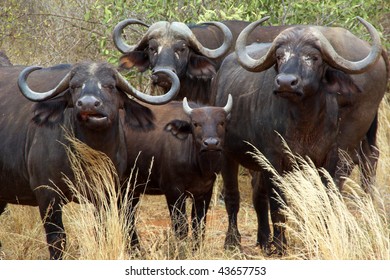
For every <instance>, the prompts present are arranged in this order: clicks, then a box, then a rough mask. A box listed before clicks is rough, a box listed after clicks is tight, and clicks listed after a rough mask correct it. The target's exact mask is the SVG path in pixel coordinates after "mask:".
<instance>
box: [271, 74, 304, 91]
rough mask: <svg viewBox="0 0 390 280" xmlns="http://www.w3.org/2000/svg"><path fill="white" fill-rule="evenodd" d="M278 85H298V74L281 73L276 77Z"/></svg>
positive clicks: (285, 86)
mask: <svg viewBox="0 0 390 280" xmlns="http://www.w3.org/2000/svg"><path fill="white" fill-rule="evenodd" d="M275 82H276V85H277V86H279V87H282V88H288V87H296V86H297V85H298V84H299V79H298V77H297V76H295V75H292V74H280V75H278V77H277V78H276V81H275Z"/></svg>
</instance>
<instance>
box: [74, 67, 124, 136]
mask: <svg viewBox="0 0 390 280" xmlns="http://www.w3.org/2000/svg"><path fill="white" fill-rule="evenodd" d="M82 68H84V69H82ZM73 73H74V74H73V76H72V78H71V79H70V82H69V88H70V94H71V99H72V101H71V106H72V107H73V108H74V109H73V110H74V113H75V117H76V120H77V121H78V122H79V124H80V125H82V126H85V127H87V128H89V129H94V130H102V129H105V128H108V127H110V126H111V124H112V123H113V122H114V121H115V120H116V119H117V118H118V109H120V108H121V109H123V108H124V106H123V104H124V96H123V94H121V93H120V92H119V91H118V89H117V87H116V79H115V72H114V70H113V69H111V68H95V67H94V65H88V66H87V65H83V66H79V68H75V69H74V71H73Z"/></svg>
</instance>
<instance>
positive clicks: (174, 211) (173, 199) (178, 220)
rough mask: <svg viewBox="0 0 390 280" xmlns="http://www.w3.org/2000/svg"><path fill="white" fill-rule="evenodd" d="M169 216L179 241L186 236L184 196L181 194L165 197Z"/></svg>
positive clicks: (186, 222) (186, 223) (186, 224)
mask: <svg viewBox="0 0 390 280" xmlns="http://www.w3.org/2000/svg"><path fill="white" fill-rule="evenodd" d="M165 197H166V200H167V203H168V209H169V214H170V217H171V221H172V226H173V230H174V232H175V235H176V237H177V238H179V239H184V238H186V237H187V236H188V221H187V214H186V196H185V195H184V194H183V193H180V194H179V193H176V194H175V193H174V194H169V195H166V196H165Z"/></svg>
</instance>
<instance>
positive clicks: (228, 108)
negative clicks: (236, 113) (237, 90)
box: [223, 94, 233, 115]
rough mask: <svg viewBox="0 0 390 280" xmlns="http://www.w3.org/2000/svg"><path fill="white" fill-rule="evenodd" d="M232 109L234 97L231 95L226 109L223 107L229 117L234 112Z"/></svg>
mask: <svg viewBox="0 0 390 280" xmlns="http://www.w3.org/2000/svg"><path fill="white" fill-rule="evenodd" d="M232 107H233V97H232V96H231V94H229V96H228V101H227V103H226V105H225V107H223V110H224V111H225V112H226V114H227V115H229V114H230V112H231V111H232Z"/></svg>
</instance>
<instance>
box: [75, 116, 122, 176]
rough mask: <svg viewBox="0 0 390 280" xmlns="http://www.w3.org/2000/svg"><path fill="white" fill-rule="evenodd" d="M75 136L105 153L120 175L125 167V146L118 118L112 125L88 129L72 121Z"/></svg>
mask: <svg viewBox="0 0 390 280" xmlns="http://www.w3.org/2000/svg"><path fill="white" fill-rule="evenodd" d="M74 123H75V124H74V135H75V137H76V138H77V139H78V140H80V141H82V142H83V143H85V144H87V145H88V146H89V147H91V148H92V149H94V150H97V151H100V152H103V153H105V154H106V155H107V156H108V157H109V158H110V159H111V160H112V162H113V163H114V165H115V167H116V168H117V171H118V174H119V175H120V176H121V175H122V174H124V172H125V168H126V162H125V158H126V146H125V136H124V132H123V128H122V124H121V123H120V121H119V119H118V118H117V119H115V120H114V121H113V125H112V126H110V127H108V128H105V129H103V130H93V129H88V128H86V127H84V126H82V125H80V124H79V123H78V122H77V121H75V122H74Z"/></svg>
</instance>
